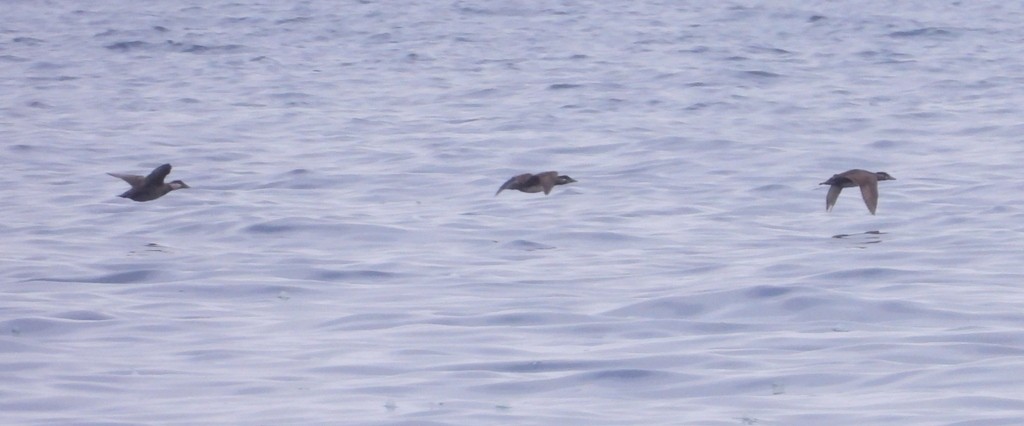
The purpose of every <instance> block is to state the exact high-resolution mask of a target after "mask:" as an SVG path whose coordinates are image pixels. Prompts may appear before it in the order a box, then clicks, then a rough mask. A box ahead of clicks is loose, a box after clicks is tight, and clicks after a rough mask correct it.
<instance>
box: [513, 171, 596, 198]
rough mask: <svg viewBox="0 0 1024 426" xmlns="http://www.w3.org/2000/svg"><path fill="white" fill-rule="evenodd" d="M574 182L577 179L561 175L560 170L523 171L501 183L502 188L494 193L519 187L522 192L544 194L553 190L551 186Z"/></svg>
mask: <svg viewBox="0 0 1024 426" xmlns="http://www.w3.org/2000/svg"><path fill="white" fill-rule="evenodd" d="M573 182H576V179H573V178H571V177H569V176H565V175H562V176H559V175H558V172H544V173H537V174H535V175H534V174H530V173H523V174H521V175H519V176H513V177H512V179H509V180H508V182H505V184H504V185H501V188H498V192H495V193H494V195H498V194H500V193H501V191H504V190H506V189H518V190H520V191H522V192H530V193H533V192H541V191H544V195H548V193H549V192H551V188H554V187H555V185H565V184H567V183H573Z"/></svg>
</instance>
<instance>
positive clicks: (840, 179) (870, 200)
mask: <svg viewBox="0 0 1024 426" xmlns="http://www.w3.org/2000/svg"><path fill="white" fill-rule="evenodd" d="M880 180H896V178H894V177H892V176H889V174H888V173H886V172H869V171H867V170H861V169H853V170H847V171H845V172H842V173H840V174H838V175H833V176H832V177H831V178H829V179H828V180H826V181H824V182H822V183H821V185H831V187H830V188H829V189H828V195H826V196H825V211H827V212H828V211H832V206H834V205H836V199H837V198H839V193H840V192H842V190H843V188H853V187H855V186H859V187H860V195H861V196H863V197H864V204H865V205H867V206H868V211H870V212H871V214H875V208H876V207H878V181H880Z"/></svg>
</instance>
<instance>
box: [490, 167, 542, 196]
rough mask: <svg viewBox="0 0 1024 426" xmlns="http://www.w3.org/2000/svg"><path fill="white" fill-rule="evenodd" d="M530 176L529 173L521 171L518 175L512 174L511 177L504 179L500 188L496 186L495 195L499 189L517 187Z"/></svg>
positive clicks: (499, 191)
mask: <svg viewBox="0 0 1024 426" xmlns="http://www.w3.org/2000/svg"><path fill="white" fill-rule="evenodd" d="M531 176H533V175H531V174H529V173H523V174H521V175H519V176H512V178H511V179H509V180H507V181H505V183H504V184H502V185H501V188H498V192H495V193H494V195H495V196H497V195H498V194H500V193H501V191H504V190H506V189H518V188H519V187H520V185H522V184H523V182H526V181H527V180H529V179H530V177H531Z"/></svg>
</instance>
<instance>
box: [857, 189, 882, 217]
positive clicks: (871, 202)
mask: <svg viewBox="0 0 1024 426" xmlns="http://www.w3.org/2000/svg"><path fill="white" fill-rule="evenodd" d="M860 195H862V196H863V197H864V204H866V205H867V206H868V211H870V212H871V214H875V208H876V207H878V182H867V183H864V184H863V185H861V186H860Z"/></svg>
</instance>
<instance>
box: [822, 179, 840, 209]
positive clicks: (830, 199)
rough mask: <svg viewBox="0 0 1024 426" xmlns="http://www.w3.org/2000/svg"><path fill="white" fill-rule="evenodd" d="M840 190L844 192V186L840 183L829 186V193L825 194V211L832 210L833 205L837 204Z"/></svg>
mask: <svg viewBox="0 0 1024 426" xmlns="http://www.w3.org/2000/svg"><path fill="white" fill-rule="evenodd" d="M840 192H843V187H842V186H840V185H832V186H830V187H828V195H826V196H825V211H827V212H830V211H832V206H835V205H836V200H838V199H839V193H840Z"/></svg>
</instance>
